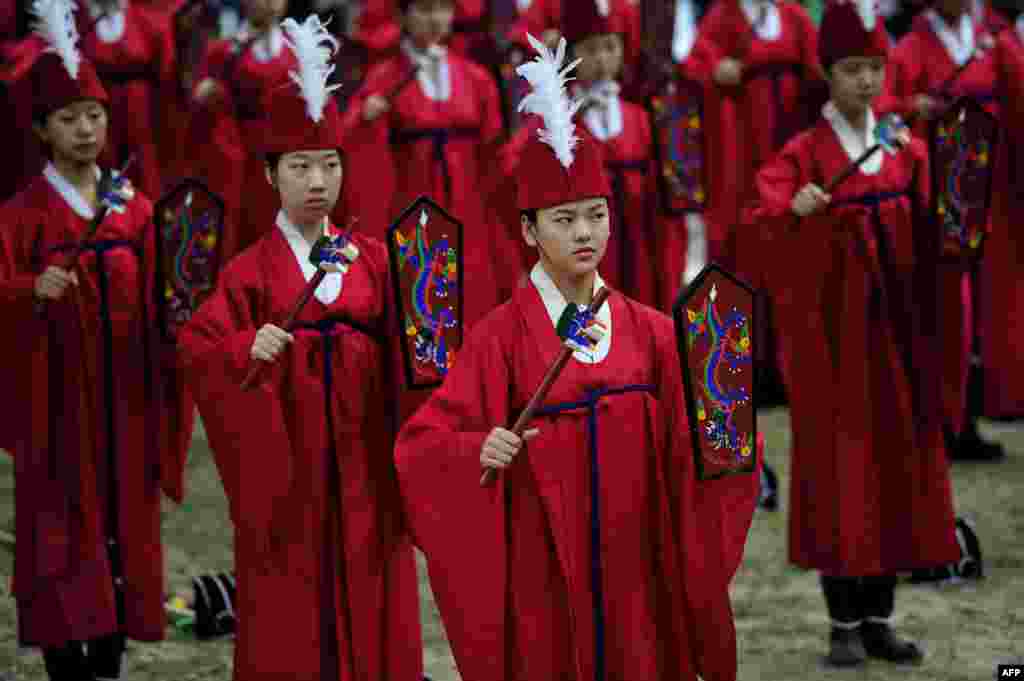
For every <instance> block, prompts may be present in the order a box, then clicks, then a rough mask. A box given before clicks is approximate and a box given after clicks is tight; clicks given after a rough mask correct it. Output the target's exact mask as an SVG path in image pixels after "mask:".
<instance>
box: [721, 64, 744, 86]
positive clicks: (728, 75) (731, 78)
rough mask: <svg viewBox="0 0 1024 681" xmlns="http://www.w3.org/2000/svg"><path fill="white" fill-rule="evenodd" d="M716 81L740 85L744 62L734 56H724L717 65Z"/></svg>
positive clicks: (729, 84) (726, 84) (724, 84)
mask: <svg viewBox="0 0 1024 681" xmlns="http://www.w3.org/2000/svg"><path fill="white" fill-rule="evenodd" d="M714 77H715V82H716V83H718V84H719V85H723V86H726V87H732V86H734V85H739V84H740V82H741V81H742V79H743V62H741V61H740V60H738V59H733V58H732V57H724V58H723V59H722V60H721V61H719V62H718V66H716V67H715V74H714Z"/></svg>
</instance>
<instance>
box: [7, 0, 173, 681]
mask: <svg viewBox="0 0 1024 681" xmlns="http://www.w3.org/2000/svg"><path fill="white" fill-rule="evenodd" d="M33 9H34V10H35V12H36V13H37V14H38V17H37V18H38V19H39V21H40V24H39V28H40V33H41V34H42V35H43V36H45V37H46V38H49V39H52V38H53V37H54V36H59V37H60V38H61V40H57V41H56V42H54V43H53V44H52V45H53V47H54V48H55V51H56V53H55V54H54V53H43V52H42V48H43V47H44V46H45V45H46V42H44V41H43V40H40V39H39V36H36V37H35V38H33V40H35V41H37V43H36V53H35V56H33V57H31V58H32V59H34V64H33V65H32V67H31V70H30V71H29V76H28V78H29V80H30V82H31V85H32V91H33V92H35V93H37V95H36V97H35V98H34V99H33V100H32V107H33V116H34V120H35V123H34V129H35V132H36V133H37V134H38V136H39V137H40V139H41V141H42V143H43V146H44V148H45V149H46V150H47V155H48V156H49V158H50V161H49V162H48V163H47V165H46V167H45V169H44V171H43V173H42V174H41V175H40V176H38V177H36V178H35V179H34V180H33V181H32V182H31V183H30V184H29V186H28V187H27V188H26V189H25V190H24V191H23V192H21V193H19V194H18V195H17V196H15V197H14V198H13V199H12V200H11V201H9V202H8V203H7V204H5V205H4V206H3V207H2V208H0V311H2V313H3V316H4V319H5V320H6V323H7V324H8V325H9V328H11V329H17V333H16V334H12V337H11V338H10V339H9V340H8V341H6V348H5V352H4V356H5V357H6V358H7V362H8V365H7V366H5V367H4V369H3V371H4V378H5V379H6V381H5V384H6V385H8V386H10V392H11V393H12V394H14V395H17V396H18V400H17V403H16V404H12V405H11V407H12V409H11V410H12V411H13V414H9V415H8V417H9V419H10V420H9V422H8V423H6V425H5V427H4V429H3V433H2V436H0V446H2V447H3V448H4V449H6V450H8V451H9V452H11V453H12V454H13V456H14V459H15V476H16V486H15V509H16V517H17V536H18V543H17V547H16V551H15V565H14V572H15V575H14V582H15V585H14V593H15V598H16V600H17V609H18V639H19V643H20V644H21V645H24V646H38V647H40V648H42V650H43V657H44V660H45V663H46V668H47V672H48V673H49V675H50V678H51V679H53V680H54V681H58V680H65V679H66V680H68V681H79V680H80V679H84V678H88V679H94V678H95V679H116V678H118V676H119V673H120V668H121V659H122V654H123V651H124V641H125V638H126V637H128V638H132V639H135V640H138V641H158V640H160V639H162V638H163V636H164V626H165V616H164V612H163V597H162V596H163V580H164V572H163V568H164V565H163V547H162V545H161V543H160V517H161V500H160V491H161V490H163V491H164V493H166V494H167V495H168V496H170V497H171V498H173V499H174V500H176V501H178V502H180V501H181V500H182V496H183V475H184V459H185V452H186V446H187V442H188V440H189V439H190V437H191V425H192V421H191V411H192V409H191V406H190V404H188V403H186V402H185V401H183V400H179V398H180V396H181V393H180V391H179V390H178V388H179V387H180V386H178V385H177V374H176V373H175V372H174V370H173V360H174V356H173V347H170V348H168V347H164V346H163V344H161V343H160V342H159V340H158V339H159V331H158V329H157V324H156V322H155V319H156V315H154V314H153V308H152V300H153V297H152V296H153V290H154V285H155V281H154V253H155V249H154V243H153V231H152V226H151V218H152V206H151V204H150V202H149V200H148V199H146V198H145V197H144V196H142V195H141V194H139V193H135V192H134V191H133V190H132V188H131V185H130V184H129V183H128V182H127V180H126V179H125V178H122V177H120V176H110V175H109V172H110V171H103V172H101V171H100V169H99V167H98V166H97V165H96V159H97V158H98V157H99V155H100V152H101V150H102V148H103V146H104V144H105V142H106V134H107V120H108V107H109V102H110V100H109V97H108V96H107V93H106V92H105V90H104V89H103V86H102V84H101V83H100V80H99V78H98V76H97V74H96V71H95V69H94V67H93V66H92V64H91V63H89V62H88V61H86V60H84V59H83V58H82V55H81V53H80V52H79V51H78V49H77V47H76V45H75V39H74V37H73V35H72V36H69V33H68V31H69V30H73V27H72V26H71V24H70V23H69V21H67V20H68V19H70V18H71V16H72V15H71V11H70V9H69V8H68V6H67V5H66V4H65V3H64V2H60V1H54V2H41V3H36V5H34V7H33ZM40 55H41V56H40ZM101 176H102V177H103V179H102V180H101V179H100V178H101ZM101 194H102V195H101ZM108 206H109V212H107V213H106V214H105V216H104V217H103V219H102V221H101V222H100V223H99V227H98V230H97V231H96V232H95V235H94V236H91V237H90V240H89V241H88V242H87V243H86V244H84V251H83V252H82V254H81V258H80V261H79V265H78V266H77V267H75V268H74V269H73V270H69V269H68V268H69V264H68V254H69V252H71V251H74V250H75V249H76V247H77V246H79V244H80V240H81V239H83V238H85V233H86V231H87V229H88V228H89V225H90V223H91V222H92V221H93V220H95V219H97V217H98V216H97V213H99V214H100V215H103V214H104V212H105V211H106V210H107V209H108ZM168 397H171V398H172V399H171V402H164V400H165V399H166V398H168Z"/></svg>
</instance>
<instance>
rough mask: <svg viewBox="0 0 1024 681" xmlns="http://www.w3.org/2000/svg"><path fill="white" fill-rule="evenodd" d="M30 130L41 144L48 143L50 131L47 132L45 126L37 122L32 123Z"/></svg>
mask: <svg viewBox="0 0 1024 681" xmlns="http://www.w3.org/2000/svg"><path fill="white" fill-rule="evenodd" d="M32 132H34V133H35V134H36V137H38V138H39V141H40V142H42V143H43V144H49V143H50V133H49V132H47V130H46V127H45V126H43V125H40V124H39V123H32Z"/></svg>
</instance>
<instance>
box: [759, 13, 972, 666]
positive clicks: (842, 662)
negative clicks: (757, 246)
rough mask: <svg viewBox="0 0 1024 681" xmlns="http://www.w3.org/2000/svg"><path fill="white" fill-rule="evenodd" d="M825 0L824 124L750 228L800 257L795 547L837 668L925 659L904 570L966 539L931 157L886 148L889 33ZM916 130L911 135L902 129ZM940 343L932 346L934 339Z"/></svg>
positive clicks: (776, 181)
mask: <svg viewBox="0 0 1024 681" xmlns="http://www.w3.org/2000/svg"><path fill="white" fill-rule="evenodd" d="M864 4H866V5H867V7H866V8H864V7H863V6H862V7H857V8H855V6H854V5H853V4H851V3H845V4H838V3H837V4H834V5H830V6H829V7H828V8H827V9H826V10H825V15H824V18H823V20H822V25H821V40H820V41H819V54H820V57H821V63H822V66H824V67H825V68H826V69H828V73H829V76H830V79H829V85H830V91H831V94H832V100H831V101H830V103H828V104H826V106H825V108H824V109H823V110H822V117H821V119H820V120H819V122H818V124H817V125H816V126H815V127H814V128H811V129H810V130H808V131H806V132H804V133H802V134H800V135H798V136H797V137H795V138H794V139H793V140H791V141H790V142H789V143H788V144H787V145H786V147H785V148H784V149H783V151H782V153H781V154H780V155H779V157H778V158H777V159H775V160H774V161H772V162H771V163H769V164H768V165H766V166H765V167H764V168H762V169H761V171H760V172H759V174H758V185H757V187H758V204H757V205H756V207H755V209H754V210H753V215H752V217H751V223H752V224H759V225H763V226H764V227H765V228H766V229H770V230H771V231H772V232H773V235H774V238H776V239H778V241H779V243H780V244H783V245H784V246H785V247H786V248H790V249H792V250H793V252H800V253H805V254H808V255H807V256H805V257H804V258H803V261H802V263H801V268H800V275H799V279H798V281H797V283H799V284H800V285H799V286H796V287H794V297H795V299H794V301H793V304H794V306H795V307H797V308H798V309H800V310H802V311H803V320H802V323H801V324H800V325H799V326H798V327H796V326H794V327H791V328H793V334H792V339H791V342H792V347H793V352H794V355H795V356H797V357H799V358H800V361H799V363H794V365H793V372H794V373H793V380H792V394H791V395H790V406H791V419H792V426H793V451H792V456H793V465H792V467H791V470H792V479H791V487H790V492H791V496H792V502H791V503H792V506H791V512H790V514H789V555H790V560H791V561H792V562H793V563H795V564H796V565H798V566H800V567H803V568H808V569H816V570H820V571H821V573H822V587H823V590H824V592H825V601H826V604H827V606H828V612H829V616H830V617H831V620H832V630H831V636H830V651H829V656H828V661H829V662H830V663H831V664H833V665H836V666H847V665H858V664H862V663H863V662H864V661H865V658H866V657H867V656H871V657H876V658H882V659H886V660H892V661H896V662H915V661H917V660H919V659H920V658H921V651H920V649H919V648H918V647H917V646H916V645H915V644H913V643H910V642H907V641H904V640H902V639H900V638H898V637H897V636H896V635H895V634H894V633H893V631H892V629H891V627H890V626H889V618H890V617H891V615H892V613H893V606H894V587H895V583H896V580H895V576H894V575H895V573H896V572H897V571H902V570H909V569H913V568H918V567H928V566H936V565H940V564H942V563H944V562H946V561H949V560H955V559H956V557H957V556H958V555H959V548H958V546H957V543H956V538H955V536H954V519H953V511H952V495H951V489H950V481H949V472H948V466H947V464H946V459H945V452H944V448H943V441H942V435H941V430H940V428H941V423H940V420H941V419H940V415H939V406H938V404H937V402H936V399H935V395H936V393H937V385H938V376H937V374H936V372H934V371H933V370H932V366H933V361H934V360H933V359H932V358H931V357H929V356H928V354H929V345H927V343H926V342H922V339H926V338H931V337H932V336H933V334H934V328H935V318H934V317H935V309H934V287H935V280H936V278H937V274H936V262H935V261H936V257H937V253H938V250H937V234H932V230H931V229H930V227H929V224H928V221H927V220H917V221H915V216H921V214H922V213H921V212H922V211H924V210H926V209H927V206H928V196H929V185H928V162H927V155H926V151H925V150H924V148H923V146H922V145H921V144H920V143H919V142H918V141H913V142H912V143H911V144H910V146H909V147H908V148H907V149H905V150H904V151H902V152H901V153H899V154H897V155H895V156H891V155H889V154H887V153H882V152H876V153H875V154H874V155H873V156H872V157H870V158H869V160H868V161H867V162H866V163H864V164H863V166H862V167H861V168H860V170H859V171H857V172H856V173H854V175H853V176H851V177H850V179H849V180H848V181H847V182H845V183H844V184H842V185H840V186H839V187H838V188H836V189H835V190H834V193H833V194H832V196H827V195H826V194H825V193H824V191H823V189H822V187H823V186H824V185H825V183H826V182H827V181H828V180H829V179H831V178H832V177H834V176H836V175H837V174H839V172H841V171H842V170H843V169H844V168H846V167H847V166H848V165H849V164H850V163H851V162H852V160H853V159H855V158H857V157H859V156H860V155H861V153H862V152H863V151H864V150H866V149H867V148H868V147H869V146H870V145H871V144H872V143H873V142H874V135H873V133H872V131H873V130H874V124H875V118H874V113H873V112H872V109H871V102H872V100H873V98H875V97H876V96H877V95H878V94H879V91H880V90H881V87H882V80H883V77H884V73H885V55H886V54H887V45H888V39H887V36H886V35H885V32H884V27H883V24H882V22H881V20H880V19H875V18H874V16H873V10H872V8H871V5H870V2H866V3H864ZM908 137H909V135H908ZM932 345H934V341H932Z"/></svg>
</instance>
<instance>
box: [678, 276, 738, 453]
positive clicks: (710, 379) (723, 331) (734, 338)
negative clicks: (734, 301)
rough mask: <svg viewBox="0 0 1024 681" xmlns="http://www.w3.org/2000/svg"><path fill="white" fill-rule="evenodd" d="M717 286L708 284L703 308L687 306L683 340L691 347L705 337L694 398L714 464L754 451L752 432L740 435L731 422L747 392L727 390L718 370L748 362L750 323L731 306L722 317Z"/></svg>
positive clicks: (735, 369)
mask: <svg viewBox="0 0 1024 681" xmlns="http://www.w3.org/2000/svg"><path fill="white" fill-rule="evenodd" d="M717 295H718V292H717V288H716V287H715V286H714V285H712V287H711V291H710V293H709V294H708V297H707V299H706V300H705V303H704V309H703V310H698V311H694V310H692V309H689V308H687V310H686V313H687V319H688V321H689V324H688V328H687V343H688V347H689V348H690V349H691V350H692V349H693V348H694V346H695V345H696V343H697V341H698V340H700V339H703V338H706V339H707V340H706V342H707V354H706V355H705V357H704V361H703V363H702V369H701V376H700V384H701V385H700V397H698V398H697V400H696V404H697V420H698V421H699V422H700V424H701V426H702V428H703V431H704V436H705V438H706V440H707V441H708V443H709V444H710V445H711V448H712V449H713V450H714V451H717V452H722V457H721V460H720V461H718V462H716V463H735V464H743V463H745V462H747V461H748V460H749V459H750V456H751V455H752V453H753V451H754V443H753V434H752V433H745V434H741V433H740V432H739V429H738V428H737V427H736V424H735V423H734V421H733V416H734V414H735V413H736V411H737V409H739V408H740V407H742V406H744V405H746V404H748V403H749V402H750V395H749V394H748V393H747V391H746V389H745V388H743V387H742V386H741V387H738V388H735V389H732V390H730V389H728V388H726V387H725V386H724V385H723V382H722V378H723V376H722V372H729V373H731V374H738V373H739V372H740V371H741V370H742V368H743V367H745V366H747V367H749V366H750V364H751V360H752V357H751V345H750V325H749V323H748V321H747V317H746V315H744V314H743V313H742V312H740V311H739V310H737V309H736V308H733V309H732V311H731V312H730V313H729V314H728V315H727V316H726V317H725V318H724V319H722V318H721V316H720V315H719V313H718V310H717V309H716V308H715V298H716V297H717Z"/></svg>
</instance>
